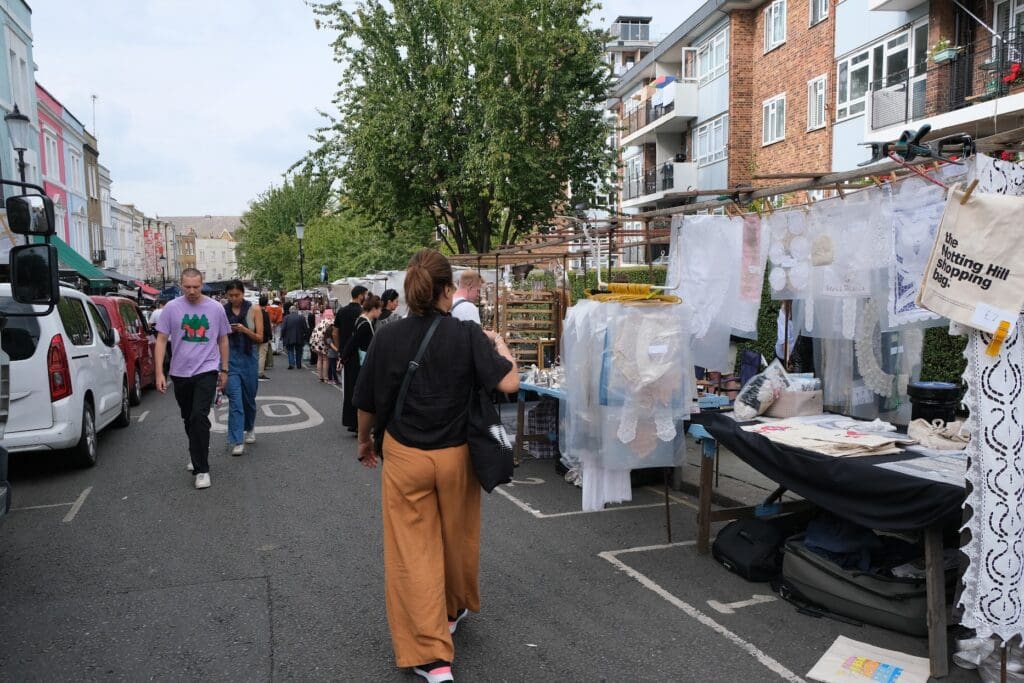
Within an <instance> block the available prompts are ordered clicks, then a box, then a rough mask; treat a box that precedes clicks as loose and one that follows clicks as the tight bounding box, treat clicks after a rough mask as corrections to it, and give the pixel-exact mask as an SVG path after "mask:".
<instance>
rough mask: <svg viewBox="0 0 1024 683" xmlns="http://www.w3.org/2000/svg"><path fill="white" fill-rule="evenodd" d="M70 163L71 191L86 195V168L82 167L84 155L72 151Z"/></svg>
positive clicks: (69, 154) (69, 155)
mask: <svg viewBox="0 0 1024 683" xmlns="http://www.w3.org/2000/svg"><path fill="white" fill-rule="evenodd" d="M68 161H69V163H70V164H71V189H72V190H74V191H75V192H78V193H80V194H84V193H85V187H84V185H85V167H83V166H82V155H81V154H79V153H78V152H76V151H75V150H71V151H70V152H68Z"/></svg>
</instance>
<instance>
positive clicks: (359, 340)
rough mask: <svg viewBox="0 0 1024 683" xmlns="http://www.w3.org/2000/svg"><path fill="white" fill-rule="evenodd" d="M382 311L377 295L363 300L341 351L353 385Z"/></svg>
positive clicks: (348, 377) (347, 377) (343, 363)
mask: <svg viewBox="0 0 1024 683" xmlns="http://www.w3.org/2000/svg"><path fill="white" fill-rule="evenodd" d="M380 311H381V303H380V297H379V296H377V295H376V294H367V295H366V298H365V299H363V309H362V313H361V314H360V316H359V317H358V318H356V324H355V327H354V329H353V331H352V336H351V337H349V339H348V344H346V345H345V346H344V347H343V348H342V349H341V353H340V354H339V356H338V357H339V362H340V364H341V365H342V367H344V368H345V378H346V380H351V381H352V384H357V383H358V382H359V368H360V366H361V365H362V364H363V360H364V359H365V358H366V352H367V351H369V349H370V344H371V343H372V342H373V337H374V333H375V329H374V323H375V322H376V321H377V318H378V317H380ZM349 431H350V432H352V435H353V436H355V433H356V430H355V429H350V430H349Z"/></svg>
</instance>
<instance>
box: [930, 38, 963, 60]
mask: <svg viewBox="0 0 1024 683" xmlns="http://www.w3.org/2000/svg"><path fill="white" fill-rule="evenodd" d="M959 53H960V48H959V47H957V46H956V45H953V44H952V43H950V42H949V39H948V38H939V39H938V40H937V41H936V42H935V44H934V45H932V49H931V56H932V61H933V62H935V63H936V64H942V63H944V62H951V61H953V60H954V59H956V56H957V55H958V54H959Z"/></svg>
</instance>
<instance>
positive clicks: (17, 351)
mask: <svg viewBox="0 0 1024 683" xmlns="http://www.w3.org/2000/svg"><path fill="white" fill-rule="evenodd" d="M0 312H2V313H7V314H10V313H31V312H32V306H30V305H28V304H19V303H18V302H16V301H14V300H13V299H11V297H9V296H0ZM0 344H2V346H3V349H4V353H6V354H7V355H8V356H10V358H11V360H25V359H26V358H31V357H32V354H34V353H35V352H36V346H38V345H39V319H38V318H14V317H11V318H7V324H6V325H5V326H4V328H3V330H2V331H0Z"/></svg>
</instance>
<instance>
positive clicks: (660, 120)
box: [619, 81, 697, 147]
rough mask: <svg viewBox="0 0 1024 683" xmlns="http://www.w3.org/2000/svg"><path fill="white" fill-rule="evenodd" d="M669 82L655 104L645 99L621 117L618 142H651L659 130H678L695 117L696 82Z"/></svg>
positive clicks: (663, 131)
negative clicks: (620, 131)
mask: <svg viewBox="0 0 1024 683" xmlns="http://www.w3.org/2000/svg"><path fill="white" fill-rule="evenodd" d="M672 86H674V87H672V88H671V89H669V91H668V92H666V93H664V94H663V95H664V96H663V98H662V101H661V102H659V103H658V104H655V103H654V101H653V100H645V101H644V102H643V104H641V105H640V106H639V107H637V108H636V109H634V110H633V111H631V112H630V113H628V114H626V115H625V116H624V117H623V127H624V128H625V130H624V131H623V137H622V140H621V141H620V143H619V144H620V145H621V146H623V147H627V146H631V145H642V144H644V143H647V142H654V141H655V139H656V137H657V135H658V134H659V133H681V132H683V131H684V130H686V128H687V125H688V124H689V122H690V121H691V120H693V119H696V118H697V83H696V82H681V81H676V82H675V83H673V84H672Z"/></svg>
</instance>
